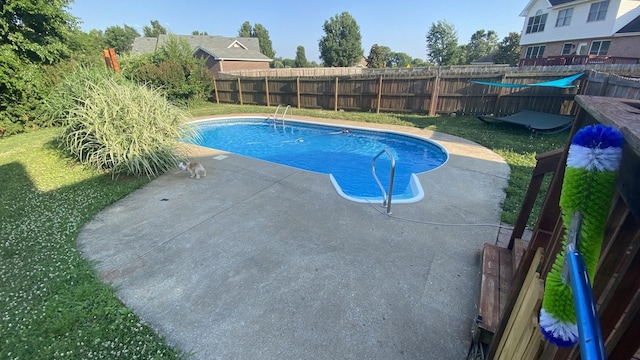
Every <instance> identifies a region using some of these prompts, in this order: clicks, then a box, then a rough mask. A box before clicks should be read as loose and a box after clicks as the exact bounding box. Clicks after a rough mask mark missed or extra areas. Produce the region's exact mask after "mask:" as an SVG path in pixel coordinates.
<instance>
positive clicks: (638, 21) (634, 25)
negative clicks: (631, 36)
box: [616, 16, 640, 34]
mask: <svg viewBox="0 0 640 360" xmlns="http://www.w3.org/2000/svg"><path fill="white" fill-rule="evenodd" d="M637 32H640V16H637V17H636V18H635V19H633V20H631V21H629V23H627V25H625V26H623V27H622V28H621V29H620V30H618V31H617V32H616V34H628V33H637Z"/></svg>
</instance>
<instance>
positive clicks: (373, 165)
mask: <svg viewBox="0 0 640 360" xmlns="http://www.w3.org/2000/svg"><path fill="white" fill-rule="evenodd" d="M384 153H387V155H388V156H389V158H390V159H391V173H390V174H389V195H388V197H387V193H386V192H385V191H384V186H382V183H381V182H380V180H379V179H378V175H376V159H377V158H378V157H379V156H380V155H382V154H384ZM395 172H396V159H395V158H394V157H393V154H391V152H390V151H389V150H387V148H384V149H383V150H381V151H380V152H379V153H378V155H376V156H374V157H373V159H372V160H371V173H372V174H373V178H374V179H375V180H376V182H377V183H378V186H379V187H380V190H382V206H386V207H387V215H391V196H392V195H393V177H394V174H395Z"/></svg>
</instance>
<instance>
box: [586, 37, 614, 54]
mask: <svg viewBox="0 0 640 360" xmlns="http://www.w3.org/2000/svg"><path fill="white" fill-rule="evenodd" d="M609 45H611V41H609V40H607V41H594V42H592V43H591V49H590V50H589V55H607V52H609Z"/></svg>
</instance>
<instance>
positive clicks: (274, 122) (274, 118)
mask: <svg viewBox="0 0 640 360" xmlns="http://www.w3.org/2000/svg"><path fill="white" fill-rule="evenodd" d="M281 107H282V105H278V107H276V111H275V112H274V113H273V126H274V127H275V126H276V125H277V122H278V110H280V108H281ZM289 109H291V105H287V107H286V108H285V109H284V110H283V111H282V118H281V119H282V128H283V129H284V117H285V115H287V111H289ZM267 120H268V118H267Z"/></svg>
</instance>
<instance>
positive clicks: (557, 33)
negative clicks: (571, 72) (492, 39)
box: [520, 0, 640, 65]
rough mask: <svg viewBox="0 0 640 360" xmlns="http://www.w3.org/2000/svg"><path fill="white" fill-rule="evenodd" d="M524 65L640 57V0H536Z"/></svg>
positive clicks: (528, 16)
mask: <svg viewBox="0 0 640 360" xmlns="http://www.w3.org/2000/svg"><path fill="white" fill-rule="evenodd" d="M520 16H522V17H524V18H525V21H524V25H523V28H522V33H521V38H520V46H521V50H522V55H521V59H520V65H562V64H584V63H589V62H591V63H604V62H607V63H639V62H640V0H530V1H529V3H528V4H527V6H526V7H525V8H524V10H522V12H521V13H520Z"/></svg>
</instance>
